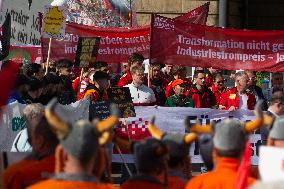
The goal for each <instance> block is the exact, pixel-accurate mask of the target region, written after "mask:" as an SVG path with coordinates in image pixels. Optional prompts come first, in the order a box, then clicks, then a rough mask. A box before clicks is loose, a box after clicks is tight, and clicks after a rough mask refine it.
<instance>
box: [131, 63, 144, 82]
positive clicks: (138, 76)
mask: <svg viewBox="0 0 284 189" xmlns="http://www.w3.org/2000/svg"><path fill="white" fill-rule="evenodd" d="M131 75H132V79H133V84H134V85H136V86H140V85H142V84H143V83H144V69H143V67H141V66H134V67H132V69H131Z"/></svg>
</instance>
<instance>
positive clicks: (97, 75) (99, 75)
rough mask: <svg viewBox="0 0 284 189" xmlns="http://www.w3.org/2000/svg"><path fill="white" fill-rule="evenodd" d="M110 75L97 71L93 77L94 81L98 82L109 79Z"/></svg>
mask: <svg viewBox="0 0 284 189" xmlns="http://www.w3.org/2000/svg"><path fill="white" fill-rule="evenodd" d="M109 78H110V77H109V74H108V73H106V72H103V71H96V72H95V74H94V75H93V81H96V80H98V79H109Z"/></svg>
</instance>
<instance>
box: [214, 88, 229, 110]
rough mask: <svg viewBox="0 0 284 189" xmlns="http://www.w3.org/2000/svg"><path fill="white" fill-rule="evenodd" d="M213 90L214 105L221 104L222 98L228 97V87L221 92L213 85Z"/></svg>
mask: <svg viewBox="0 0 284 189" xmlns="http://www.w3.org/2000/svg"><path fill="white" fill-rule="evenodd" d="M212 92H213V94H214V106H219V105H220V102H221V99H222V98H225V97H226V94H227V92H228V90H227V88H224V90H223V91H222V92H219V91H218V90H217V88H216V86H215V85H212Z"/></svg>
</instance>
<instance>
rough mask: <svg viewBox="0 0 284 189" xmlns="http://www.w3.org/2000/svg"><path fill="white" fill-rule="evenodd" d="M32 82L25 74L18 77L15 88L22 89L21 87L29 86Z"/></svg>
mask: <svg viewBox="0 0 284 189" xmlns="http://www.w3.org/2000/svg"><path fill="white" fill-rule="evenodd" d="M29 82H30V78H29V77H27V76H26V75H24V74H19V75H17V78H16V82H15V87H20V86H21V85H28V84H29Z"/></svg>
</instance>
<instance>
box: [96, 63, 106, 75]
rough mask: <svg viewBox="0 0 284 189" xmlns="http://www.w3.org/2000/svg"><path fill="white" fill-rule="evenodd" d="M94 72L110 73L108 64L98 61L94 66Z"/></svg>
mask: <svg viewBox="0 0 284 189" xmlns="http://www.w3.org/2000/svg"><path fill="white" fill-rule="evenodd" d="M94 71H95V72H97V71H102V72H106V73H109V69H108V64H107V63H106V62H104V61H96V62H95V64H94Z"/></svg>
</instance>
